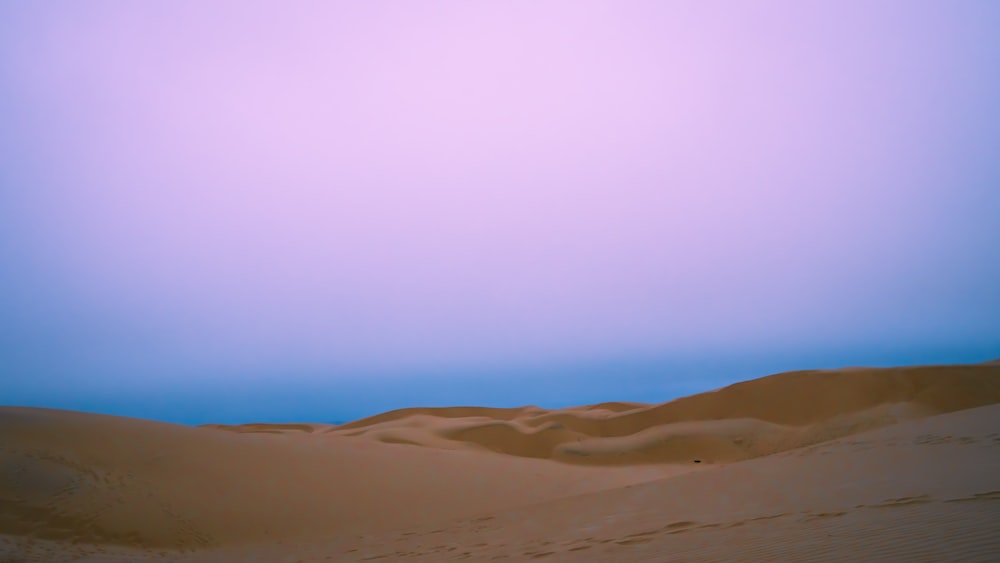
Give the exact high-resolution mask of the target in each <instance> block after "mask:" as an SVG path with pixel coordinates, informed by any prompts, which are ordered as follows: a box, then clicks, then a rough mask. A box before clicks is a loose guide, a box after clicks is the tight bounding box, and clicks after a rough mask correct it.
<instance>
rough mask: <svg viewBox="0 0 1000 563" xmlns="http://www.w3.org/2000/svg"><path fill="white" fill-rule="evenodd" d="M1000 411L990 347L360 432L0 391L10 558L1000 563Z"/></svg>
mask: <svg viewBox="0 0 1000 563" xmlns="http://www.w3.org/2000/svg"><path fill="white" fill-rule="evenodd" d="M998 403H1000V365H996V364H995V363H987V364H976V365H968V366H928V367H908V368H887V369H871V368H863V369H858V368H852V369H847V370H827V371H811V372H792V373H785V374H778V375H774V376H770V377H765V378H761V379H757V380H753V381H748V382H744V383H739V384H736V385H732V386H729V387H726V388H723V389H719V390H716V391H713V392H709V393H703V394H700V395H694V396H691V397H686V398H682V399H678V400H675V401H671V402H668V403H663V404H660V405H644V404H638V403H601V404H598V405H585V406H581V407H573V408H567V409H560V410H545V409H541V408H538V407H523V408H511V409H494V408H477V407H453V408H445V409H437V408H417V409H404V410H400V411H393V412H389V413H384V414H381V415H377V416H374V417H370V418H367V419H363V420H359V421H354V422H351V423H348V424H344V425H340V426H334V425H327V424H312V423H290V424H271V423H255V424H245V425H235V426H233V425H208V426H206V427H187V426H181V425H174V424H166V423H159V422H153V421H148V420H140V419H131V418H124V417H114V416H106V415H97V414H87V413H78V412H68V411H57V410H49V409H37V408H20V407H0V560H24V561H56V560H92V561H104V560H121V561H134V560H146V559H162V560H176V561H185V562H187V561H191V562H195V561H216V560H220V561H242V560H250V559H255V560H262V561H284V560H288V561H296V560H302V561H313V560H315V561H322V560H336V561H354V560H362V559H364V558H366V557H370V558H374V557H381V558H382V560H388V561H392V560H410V559H412V560H418V561H441V560H450V559H453V558H455V559H458V558H463V557H465V558H470V559H474V560H489V559H492V558H498V557H505V558H507V559H508V560H525V559H530V558H535V557H538V558H545V559H546V560H549V559H550V558H551V559H554V560H593V561H621V560H630V561H645V560H649V561H662V560H663V554H664V553H670V554H672V556H673V557H675V558H676V559H677V560H699V561H701V560H727V559H730V560H731V559H733V558H734V557H736V558H740V559H786V560H787V559H802V558H809V557H818V556H822V555H824V554H830V553H841V555H842V556H843V557H845V558H847V557H848V555H850V554H851V553H852V552H851V551H850V549H855V550H861V551H860V552H857V551H856V553H868V554H870V555H871V557H869V558H878V559H894V558H895V559H898V560H912V559H913V557H914V554H927V553H938V555H940V556H941V557H939V558H943V559H961V558H963V557H964V558H966V559H971V560H975V559H977V558H978V559H982V560H988V559H991V558H993V557H992V556H994V555H1000V540H997V539H996V538H1000V528H998V526H1000V525H998V524H996V522H1000V518H998V516H1000V512H998V511H1000V504H998V503H1000V500H997V499H998V498H1000V493H998V491H1000V478H998V477H997V475H1000V404H998ZM949 413H950V414H949ZM696 461H697V463H696ZM865 530H873V531H875V532H871V533H869V532H864V533H862V531H865ZM775 534H780V536H781V537H782V541H781V542H775V541H773V538H774V537H777V536H776V535H775ZM834 537H836V538H837V539H836V540H833V539H829V538H834ZM851 546H853V548H852V547H851ZM941 546H950V547H948V548H947V549H955V550H964V551H958V552H940V549H942V548H941ZM849 548H850V549H849ZM935 549H938V550H939V551H938V552H934V551H933V550H935ZM837 550H840V551H837ZM956 553H958V554H960V555H962V557H957V556H956ZM876 555H877V557H876ZM737 556H738V557H737ZM88 558H89V559H88ZM930 558H931V559H934V557H930Z"/></svg>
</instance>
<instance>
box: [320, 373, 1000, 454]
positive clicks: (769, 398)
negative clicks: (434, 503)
mask: <svg viewBox="0 0 1000 563" xmlns="http://www.w3.org/2000/svg"><path fill="white" fill-rule="evenodd" d="M996 402H1000V365H992V364H979V365H963V366H926V367H907V368H849V369H845V370H822V371H820V370H817V371H801V372H789V373H782V374H777V375H772V376H769V377H764V378H761V379H756V380H753V381H747V382H743V383H737V384H735V385H730V386H728V387H725V388H723V389H719V390H717V391H713V392H709V393H702V394H699V395H694V396H690V397H684V398H681V399H677V400H675V401H671V402H668V403H663V404H660V405H642V404H636V403H601V404H599V405H591V406H584V407H573V408H568V409H561V410H555V411H547V410H542V409H538V408H535V407H531V408H522V409H487V408H474V407H460V408H450V409H432V408H425V409H403V410H399V411H392V412H389V413H384V414H381V415H377V416H374V417H371V418H367V419H362V420H358V421H354V422H351V423H348V424H345V425H343V426H340V427H337V428H332V429H330V430H329V431H328V432H330V433H333V434H341V435H350V436H366V435H370V436H372V437H373V438H375V439H376V440H383V441H398V442H401V443H408V444H414V445H425V446H430V447H438V448H447V449H460V448H463V447H464V448H471V449H485V450H490V451H494V452H501V453H505V454H511V455H516V456H524V457H533V458H544V459H553V460H557V461H560V462H565V463H573V464H585V465H617V464H635V463H680V462H691V461H693V460H695V459H698V460H699V461H702V462H731V461H738V460H742V459H749V458H753V457H759V456H762V455H770V454H773V453H777V452H780V451H784V450H788V449H792V448H797V447H801V446H804V445H808V444H813V443H817V442H821V441H825V440H831V439H834V438H838V437H842V436H847V435H850V434H853V433H857V432H862V431H865V430H869V429H872V428H878V427H880V426H885V425H888V424H894V423H897V422H900V421H903V420H910V419H913V418H919V417H923V416H930V415H934V414H940V413H946V412H952V411H956V410H961V409H967V408H972V407H977V406H981V405H988V404H992V403H996ZM404 434H405V436H406V438H405V440H403V439H399V438H398V437H399V436H402V435H404Z"/></svg>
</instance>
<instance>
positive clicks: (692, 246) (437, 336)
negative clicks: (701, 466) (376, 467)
mask: <svg viewBox="0 0 1000 563" xmlns="http://www.w3.org/2000/svg"><path fill="white" fill-rule="evenodd" d="M998 27H1000V4H997V3H995V2H987V1H967V2H951V3H949V2H931V1H920V2H902V1H886V2H878V3H872V2H861V1H842V2H832V1H830V2H811V3H808V4H806V3H801V2H793V1H781V0H773V1H765V2H737V1H733V2H673V3H663V2H654V1H639V0H636V1H588V0H580V1H569V0H554V1H549V2H528V1H515V2H503V3H501V2H478V1H468V0H466V1H436V0H435V1H425V2H414V3H402V2H389V1H373V2H365V3H354V2H318V1H317V2H313V1H302V2H296V3H280V2H269V1H262V0H261V1H257V0H255V1H245V2H231V1H228V0H227V1H222V0H219V1H215V2H166V1H153V2H145V3H126V2H117V1H114V0H93V1H89V2H66V1H49V0H45V1H39V2H32V3H14V2H6V3H4V2H0V123H2V124H3V125H2V126H0V404H25V405H35V406H49V407H54V408H67V409H79V410H90V411H97V412H107V413H112V414H123V415H129V416H140V417H146V418H154V419H160V420H170V421H176V422H183V423H206V422H248V421H266V420H271V421H277V420H323V421H334V420H348V419H352V418H357V417H360V416H366V415H369V414H374V413H376V412H380V411H384V410H390V409H394V408H401V407H406V406H421V405H447V404H482V405H495V406H515V405H522V404H537V405H540V406H544V407H561V406H568V405H573V404H584V403H593V402H600V401H604V400H635V401H644V402H662V401H665V400H669V399H672V398H675V397H677V396H682V395H686V394H690V393H694V392H700V391H704V390H708V389H712V388H717V387H719V386H721V385H725V384H728V383H732V382H735V381H739V380H744V379H748V378H752V377H759V376H763V375H767V374H769V373H774V372H778V371H785V370H793V369H808V368H831V367H840V366H847V365H882V366H889V365H913V364H926V363H968V362H981V361H985V360H990V359H993V358H996V357H1000V289H998V288H1000V219H998V217H1000V159H998V158H997V156H996V155H998V154H1000V106H998V104H997V103H996V100H998V99H1000V36H998V34H996V29H997V28H998Z"/></svg>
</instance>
